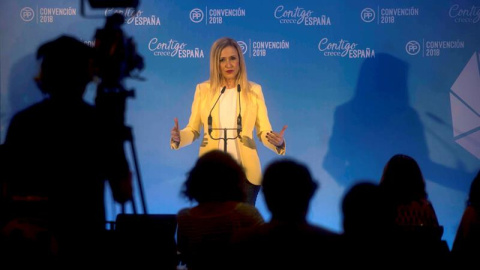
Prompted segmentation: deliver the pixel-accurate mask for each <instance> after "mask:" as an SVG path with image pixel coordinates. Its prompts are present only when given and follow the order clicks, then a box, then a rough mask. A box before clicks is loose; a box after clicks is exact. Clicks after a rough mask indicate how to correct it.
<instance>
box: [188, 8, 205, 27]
mask: <svg viewBox="0 0 480 270" xmlns="http://www.w3.org/2000/svg"><path fill="white" fill-rule="evenodd" d="M190 20H191V21H192V22H194V23H199V22H201V21H203V11H202V10H201V9H199V8H194V9H192V11H190Z"/></svg>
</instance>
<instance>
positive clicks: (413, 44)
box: [405, 40, 421, 55]
mask: <svg viewBox="0 0 480 270" xmlns="http://www.w3.org/2000/svg"><path fill="white" fill-rule="evenodd" d="M420 49H421V47H420V43H418V42H417V41H415V40H411V41H409V42H407V45H405V51H407V53H408V54H410V55H416V54H418V53H419V52H420Z"/></svg>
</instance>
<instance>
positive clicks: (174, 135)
mask: <svg viewBox="0 0 480 270" xmlns="http://www.w3.org/2000/svg"><path fill="white" fill-rule="evenodd" d="M173 121H174V122H175V125H174V126H173V128H172V131H170V140H171V141H172V142H175V143H177V144H178V143H180V130H179V129H178V119H177V118H176V117H175V118H174V119H173Z"/></svg>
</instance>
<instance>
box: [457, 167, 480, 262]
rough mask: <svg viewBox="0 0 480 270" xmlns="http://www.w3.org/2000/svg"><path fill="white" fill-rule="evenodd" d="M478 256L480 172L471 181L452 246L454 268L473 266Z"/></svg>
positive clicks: (479, 244)
mask: <svg viewBox="0 0 480 270" xmlns="http://www.w3.org/2000/svg"><path fill="white" fill-rule="evenodd" d="M479 254H480V171H479V172H478V173H477V176H475V178H474V179H473V181H472V183H471V185H470V192H469V194H468V200H467V206H466V208H465V211H464V212H463V215H462V219H461V221H460V225H459V227H458V229H457V234H456V236H455V239H454V242H453V246H452V260H453V263H454V264H453V265H454V266H461V267H468V266H471V265H475V264H476V263H477V262H478V261H477V259H478V258H477V257H476V256H478V255H479Z"/></svg>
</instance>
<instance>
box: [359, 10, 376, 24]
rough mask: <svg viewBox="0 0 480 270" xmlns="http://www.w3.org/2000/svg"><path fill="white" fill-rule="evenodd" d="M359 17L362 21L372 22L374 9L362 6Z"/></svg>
mask: <svg viewBox="0 0 480 270" xmlns="http://www.w3.org/2000/svg"><path fill="white" fill-rule="evenodd" d="M360 17H361V18H362V20H363V21H364V22H367V23H369V22H373V20H375V11H374V10H373V9H371V8H364V9H363V10H362V13H360Z"/></svg>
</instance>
